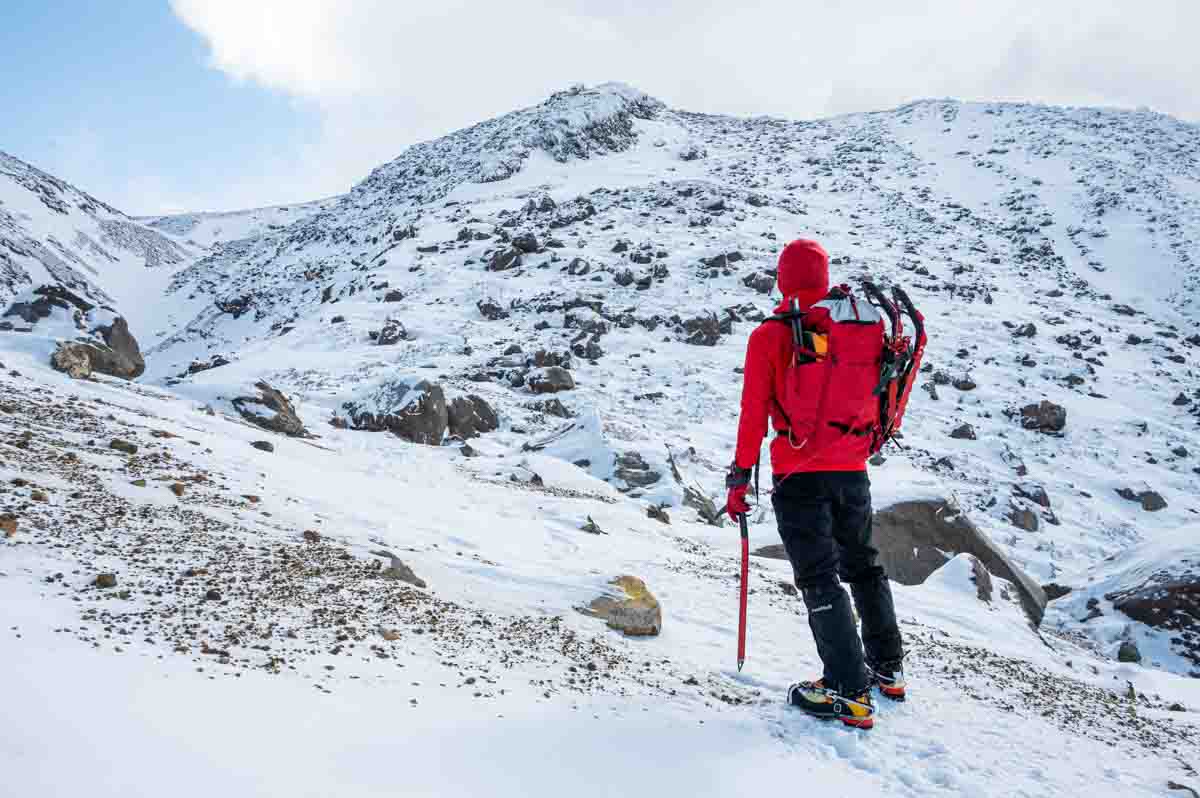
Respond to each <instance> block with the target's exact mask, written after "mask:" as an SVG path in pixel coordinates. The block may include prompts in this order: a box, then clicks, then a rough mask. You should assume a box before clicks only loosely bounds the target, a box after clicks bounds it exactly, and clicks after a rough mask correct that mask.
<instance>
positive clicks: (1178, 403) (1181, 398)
mask: <svg viewBox="0 0 1200 798" xmlns="http://www.w3.org/2000/svg"><path fill="white" fill-rule="evenodd" d="M1191 403H1192V400H1191V399H1188V396H1187V394H1186V393H1183V392H1180V394H1179V395H1178V396H1176V397H1175V400H1174V401H1173V402H1171V404H1173V405H1174V406H1175V407H1184V406H1186V405H1190V404H1191Z"/></svg>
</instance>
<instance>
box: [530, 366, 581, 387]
mask: <svg viewBox="0 0 1200 798" xmlns="http://www.w3.org/2000/svg"><path fill="white" fill-rule="evenodd" d="M528 383H529V389H530V390H531V391H533V392H534V393H558V392H559V391H570V390H572V389H573V388H574V387H575V379H574V378H573V377H572V376H571V372H569V371H567V370H566V369H564V368H563V367H562V366H547V367H545V368H543V369H540V370H538V371H535V372H533V373H531V374H530V375H529V378H528Z"/></svg>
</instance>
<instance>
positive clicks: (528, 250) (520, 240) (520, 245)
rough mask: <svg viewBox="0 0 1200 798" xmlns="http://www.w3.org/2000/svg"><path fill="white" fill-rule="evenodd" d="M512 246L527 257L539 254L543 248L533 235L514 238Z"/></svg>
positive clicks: (523, 234) (522, 234)
mask: <svg viewBox="0 0 1200 798" xmlns="http://www.w3.org/2000/svg"><path fill="white" fill-rule="evenodd" d="M512 244H513V246H514V247H516V248H517V249H519V250H521V252H524V253H525V254H526V255H532V254H533V253H534V252H537V251H538V250H539V249H541V248H542V245H541V243H540V242H539V241H538V239H537V236H535V235H534V234H533V233H521V234H520V235H518V236H516V237H515V238H513V240H512Z"/></svg>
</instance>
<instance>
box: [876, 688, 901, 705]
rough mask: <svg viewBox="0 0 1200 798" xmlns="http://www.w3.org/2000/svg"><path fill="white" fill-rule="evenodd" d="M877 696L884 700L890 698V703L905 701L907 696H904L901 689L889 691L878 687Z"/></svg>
mask: <svg viewBox="0 0 1200 798" xmlns="http://www.w3.org/2000/svg"><path fill="white" fill-rule="evenodd" d="M879 694H880V695H881V696H883V697H884V698H890V699H891V700H892V701H900V702H903V701H905V700H906V699H907V696H905V694H904V690H903V689H901V690H893V689H890V688H887V687H880V688H879Z"/></svg>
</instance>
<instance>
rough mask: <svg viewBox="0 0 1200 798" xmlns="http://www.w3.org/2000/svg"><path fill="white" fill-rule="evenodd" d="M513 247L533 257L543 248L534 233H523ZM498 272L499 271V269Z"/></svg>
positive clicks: (514, 241) (516, 238)
mask: <svg viewBox="0 0 1200 798" xmlns="http://www.w3.org/2000/svg"><path fill="white" fill-rule="evenodd" d="M512 244H513V247H515V248H516V249H518V250H520V251H521V252H524V253H525V254H526V255H532V254H533V253H534V252H537V251H538V250H539V249H541V248H542V245H541V244H540V243H539V242H538V240H537V236H535V235H534V234H533V233H521V234H520V235H518V236H516V237H515V238H513V240H512ZM496 271H499V270H498V269H497V270H496Z"/></svg>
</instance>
